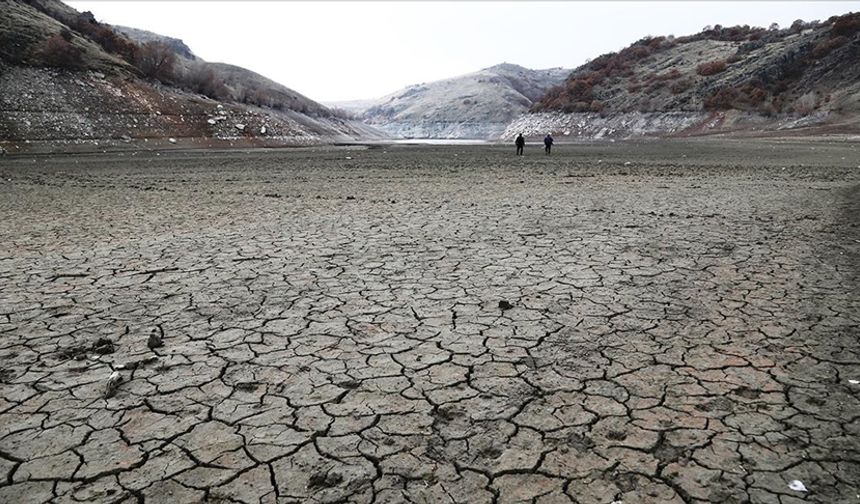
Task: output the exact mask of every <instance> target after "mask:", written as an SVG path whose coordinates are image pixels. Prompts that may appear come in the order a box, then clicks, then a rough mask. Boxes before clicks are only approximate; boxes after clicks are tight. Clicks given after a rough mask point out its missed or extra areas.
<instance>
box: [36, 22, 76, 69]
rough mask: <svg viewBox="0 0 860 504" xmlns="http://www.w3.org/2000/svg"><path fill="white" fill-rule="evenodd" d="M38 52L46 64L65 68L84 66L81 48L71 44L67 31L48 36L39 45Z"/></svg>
mask: <svg viewBox="0 0 860 504" xmlns="http://www.w3.org/2000/svg"><path fill="white" fill-rule="evenodd" d="M39 54H40V55H41V59H42V62H43V63H44V64H45V65H46V66H51V67H57V68H67V69H80V68H84V66H85V65H84V60H83V55H82V53H81V50H80V49H78V48H77V47H75V46H74V45H72V43H71V34H70V33H69V32H68V31H63V32H60V33H55V34H54V35H51V36H50V37H48V39H47V40H45V42H44V43H43V44H42V46H41V47H40V49H39Z"/></svg>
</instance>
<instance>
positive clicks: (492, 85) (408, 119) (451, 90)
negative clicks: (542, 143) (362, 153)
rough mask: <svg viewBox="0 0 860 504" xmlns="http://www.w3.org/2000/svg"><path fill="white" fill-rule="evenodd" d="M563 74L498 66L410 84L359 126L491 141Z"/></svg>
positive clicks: (366, 115)
mask: <svg viewBox="0 0 860 504" xmlns="http://www.w3.org/2000/svg"><path fill="white" fill-rule="evenodd" d="M568 73H569V70H565V69H562V68H552V69H547V70H530V69H528V68H524V67H521V66H518V65H512V64H509V63H503V64H500V65H496V66H493V67H489V68H485V69H483V70H479V71H477V72H473V73H470V74H466V75H461V76H458V77H453V78H450V79H444V80H440V81H435V82H430V83H426V84H416V85H413V86H409V87H407V88H405V89H402V90H400V91H397V92H395V93H392V94H390V95H388V96H386V97H383V98H381V99H379V100H378V101H377V102H376V103H375V104H373V105H372V106H370V107H369V108H367V109H366V110H365V111H364V113H363V117H364V118H365V121H366V122H367V123H369V124H372V125H374V126H376V127H378V128H380V129H382V130H384V131H386V132H388V133H389V134H391V135H393V136H401V137H407V138H493V137H496V136H498V135H499V134H500V133H501V132H502V130H504V128H505V126H506V125H507V124H508V123H509V122H510V121H511V120H513V119H514V118H516V117H518V116H519V115H520V114H522V113H524V112H525V111H527V110H528V109H529V107H531V106H532V104H533V102H534V100H535V99H537V98H539V97H540V96H541V95H543V93H544V92H545V91H546V90H547V89H549V88H550V87H551V86H553V85H556V84H559V83H561V82H562V81H563V80H564V78H565V77H567V75H568Z"/></svg>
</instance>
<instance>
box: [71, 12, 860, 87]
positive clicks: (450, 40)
mask: <svg viewBox="0 0 860 504" xmlns="http://www.w3.org/2000/svg"><path fill="white" fill-rule="evenodd" d="M67 3H68V4H70V5H72V6H73V7H74V8H76V9H78V10H79V11H86V10H89V11H92V12H93V14H94V15H95V17H96V18H97V19H99V20H101V21H104V22H107V23H111V24H119V25H126V26H133V27H135V28H142V29H145V30H150V31H154V32H157V33H160V34H163V35H169V36H172V37H177V38H181V39H182V40H184V41H185V43H186V44H188V46H189V47H191V50H192V51H194V52H195V53H196V54H197V55H198V56H200V57H202V58H203V59H205V60H208V61H220V62H225V63H232V64H235V65H240V66H243V67H245V68H249V69H251V70H254V71H256V72H259V73H261V74H263V75H265V76H266V77H269V78H271V79H274V80H276V81H278V82H280V83H282V84H284V85H286V86H287V87H290V88H293V89H295V90H296V91H299V92H300V93H302V94H305V95H306V96H308V97H310V98H312V99H314V100H317V101H323V102H328V101H334V100H351V99H364V98H376V97H380V96H383V95H386V94H388V93H391V92H394V91H396V90H398V89H399V88H401V87H404V86H406V85H409V84H417V83H421V82H429V81H433V80H437V79H443V78H446V77H452V76H455V75H460V74H464V73H469V72H472V71H475V70H479V69H481V68H486V67H488V66H492V65H495V64H497V63H502V62H508V63H516V64H519V65H523V66H527V67H530V68H550V67H569V68H574V67H576V66H579V65H581V64H582V63H584V62H585V61H586V60H587V59H590V58H593V57H595V56H598V55H600V54H602V53H605V52H609V51H617V50H619V49H621V48H623V47H625V46H627V45H629V44H630V43H631V42H634V41H636V40H638V39H640V38H642V37H644V36H646V35H669V34H673V35H676V36H677V35H685V34H690V33H695V32H698V31H700V30H701V29H702V28H703V27H704V26H706V25H714V24H721V25H723V26H731V25H737V24H749V25H757V26H765V27H766V26H768V25H770V23H773V22H776V23H779V24H780V25H782V26H787V25H790V24H791V23H792V22H793V21H794V20H795V19H803V20H806V21H810V20H813V19H822V20H823V19H827V18H828V17H830V16H832V15H835V14H844V13H846V12H849V11H860V1H842V2H823V1H811V2H800V1H791V2H779V1H767V2H752V1H735V2H719V1H707V2H683V1H670V2H649V1H638V2H515V1H508V2H489V1H477V2H465V3H464V2H415V1H411V2H409V1H404V2H396V1H383V2H334V1H331V2H275V1H269V2H253V1H241V2H240V1H190V2H188V1H186V2H182V1H170V2H168V1H144V0H138V1H129V0H122V1H109V0H108V1H104V0H100V1H68V2H67Z"/></svg>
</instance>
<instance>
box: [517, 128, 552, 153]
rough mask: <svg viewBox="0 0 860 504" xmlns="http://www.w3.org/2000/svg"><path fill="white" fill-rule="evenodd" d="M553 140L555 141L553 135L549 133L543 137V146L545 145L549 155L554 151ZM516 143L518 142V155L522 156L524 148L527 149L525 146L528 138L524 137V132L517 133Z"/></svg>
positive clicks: (545, 150)
mask: <svg viewBox="0 0 860 504" xmlns="http://www.w3.org/2000/svg"><path fill="white" fill-rule="evenodd" d="M552 142H553V139H552V135H550V134H549V133H547V135H546V136H545V137H544V138H543V146H544V147H543V150H544V152H545V153H546V155H547V156H549V155H550V152H552ZM514 144H516V146H517V156H522V155H523V150H524V149H525V146H526V139H525V138H523V134H522V133H520V134H519V135H517V139H516V141H515V142H514Z"/></svg>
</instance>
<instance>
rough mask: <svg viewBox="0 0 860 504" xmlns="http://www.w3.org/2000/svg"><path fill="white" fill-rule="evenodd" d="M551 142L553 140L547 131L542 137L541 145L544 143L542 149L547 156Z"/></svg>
mask: <svg viewBox="0 0 860 504" xmlns="http://www.w3.org/2000/svg"><path fill="white" fill-rule="evenodd" d="M552 142H553V140H552V135H550V134H549V133H547V134H546V136H545V137H543V145H544V148H543V150H544V151H545V152H546V155H547V156H549V153H550V151H551V150H552Z"/></svg>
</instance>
